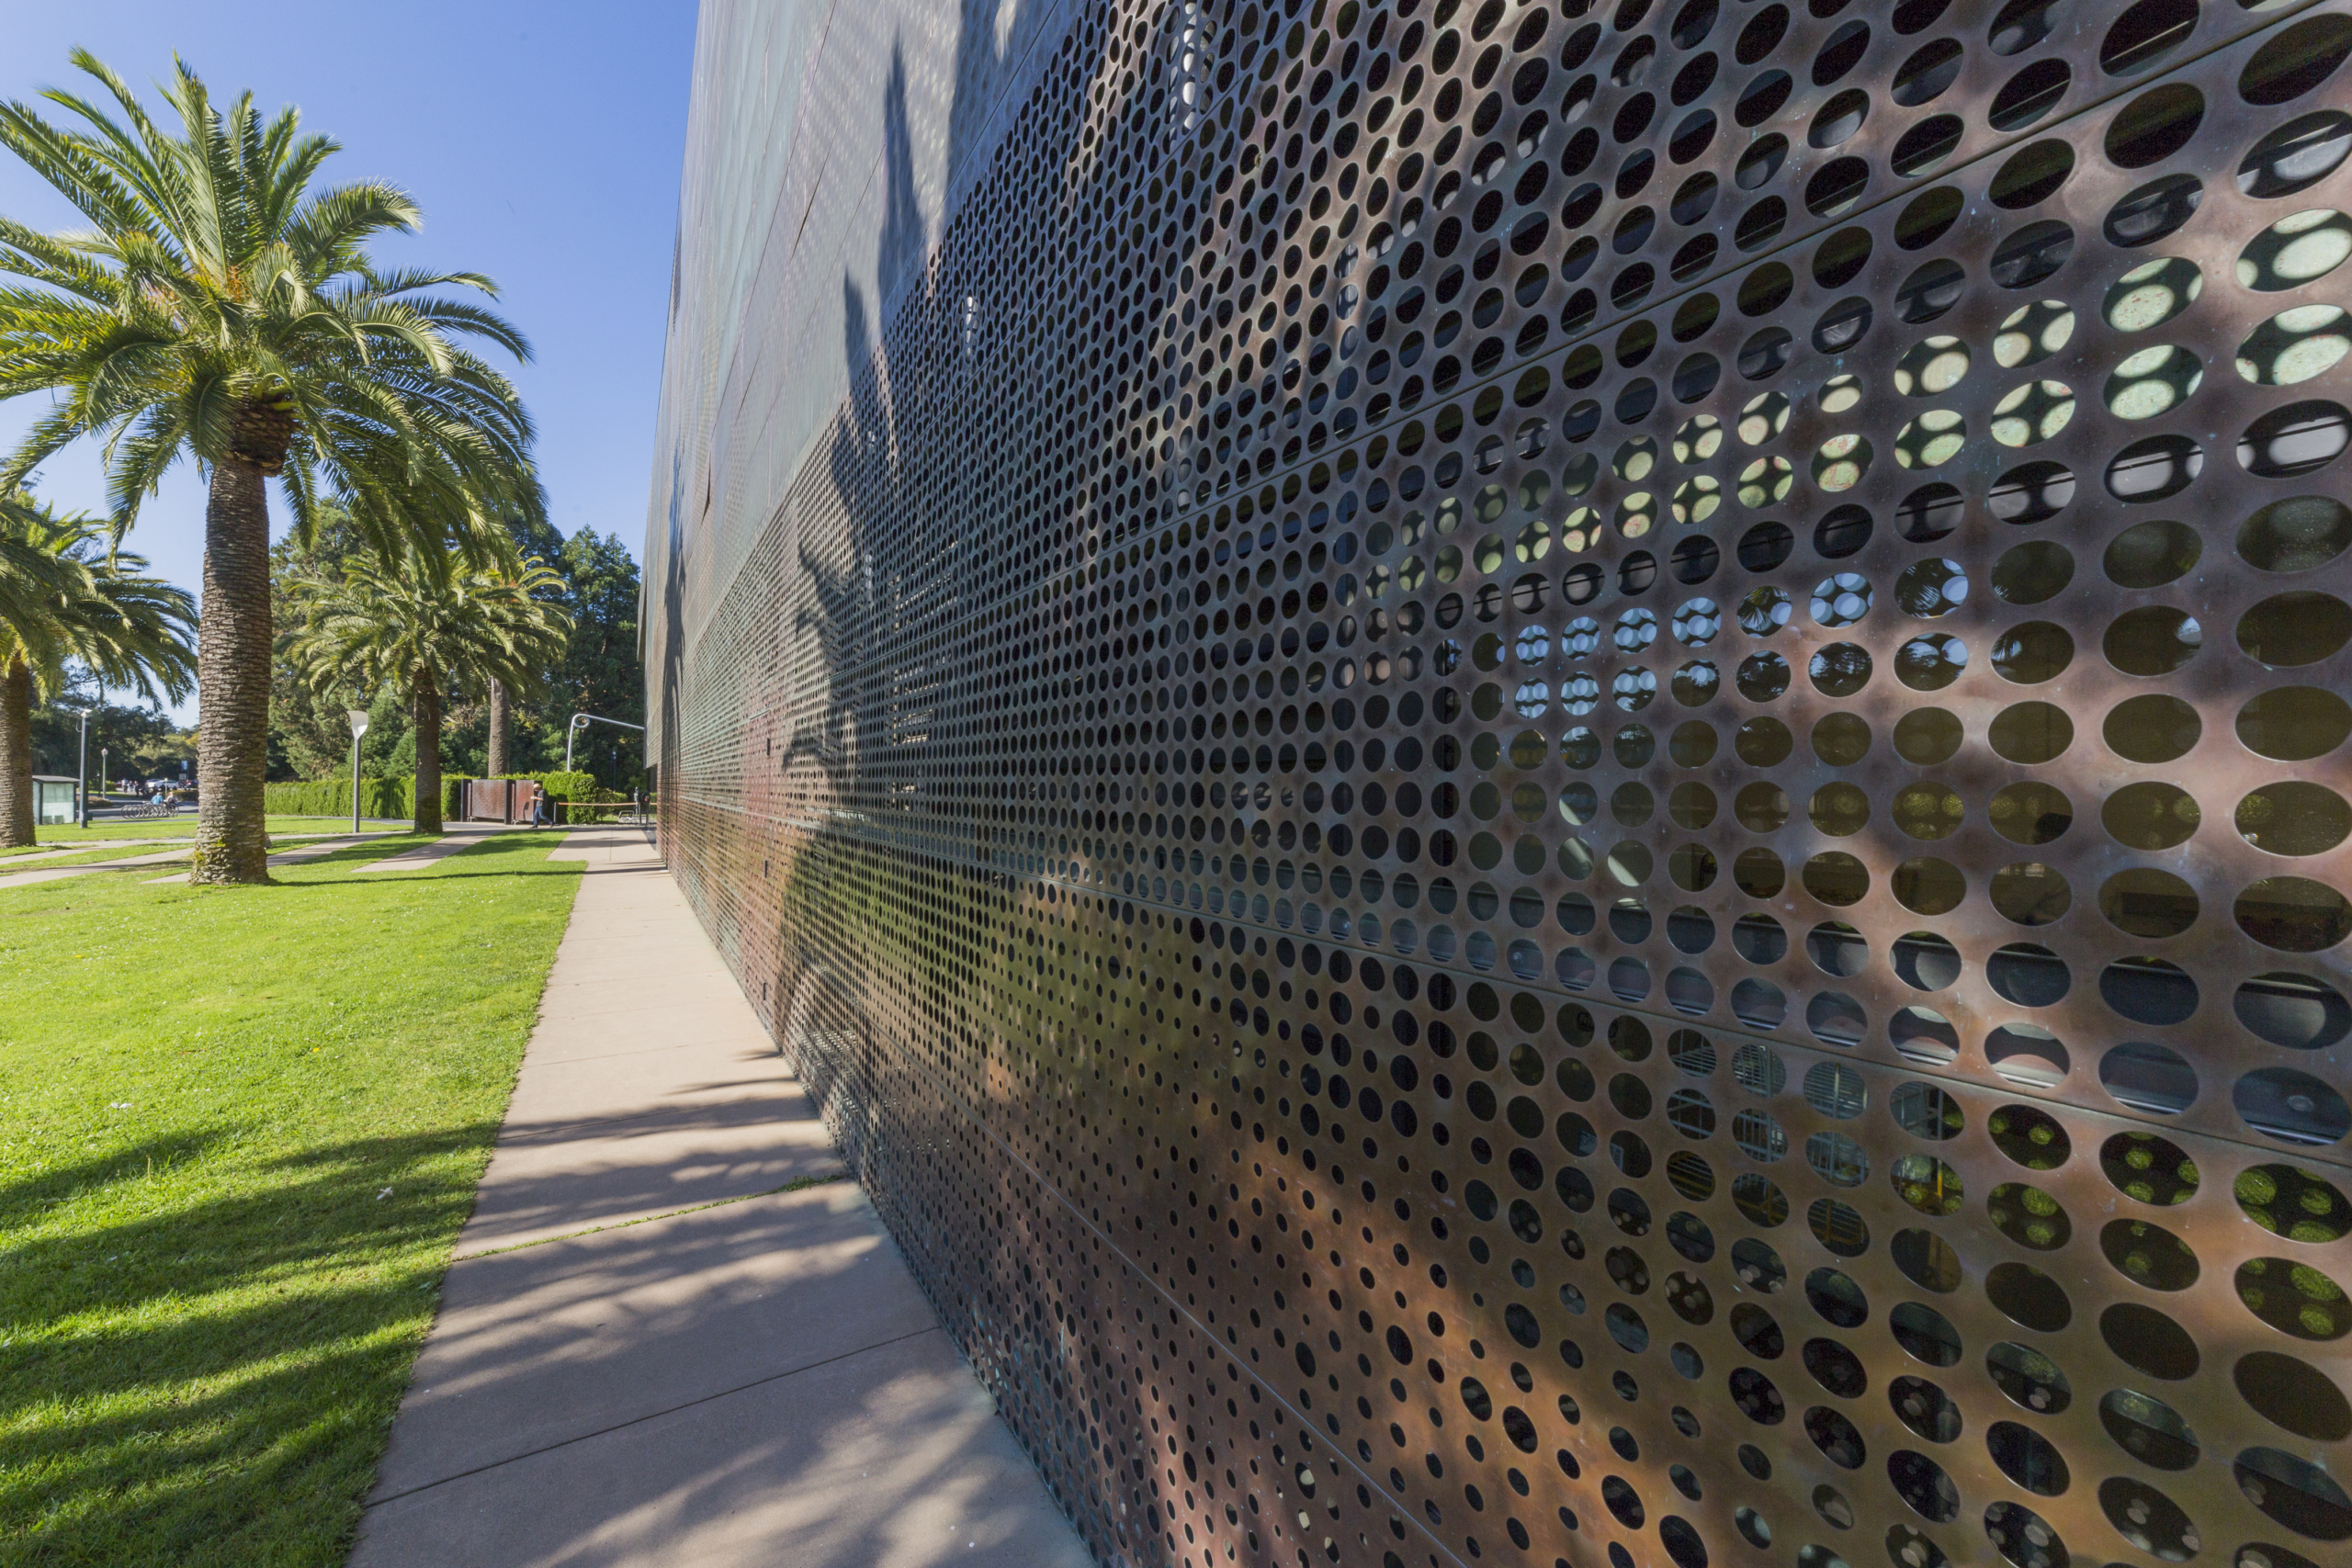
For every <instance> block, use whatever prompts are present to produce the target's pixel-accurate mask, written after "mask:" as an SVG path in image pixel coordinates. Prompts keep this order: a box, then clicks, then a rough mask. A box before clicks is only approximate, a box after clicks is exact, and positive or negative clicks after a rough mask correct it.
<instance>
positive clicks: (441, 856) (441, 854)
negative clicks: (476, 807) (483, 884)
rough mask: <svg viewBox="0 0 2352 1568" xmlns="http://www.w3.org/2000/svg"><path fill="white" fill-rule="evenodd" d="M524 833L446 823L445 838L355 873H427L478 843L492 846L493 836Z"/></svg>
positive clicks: (501, 826) (508, 827)
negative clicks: (439, 862)
mask: <svg viewBox="0 0 2352 1568" xmlns="http://www.w3.org/2000/svg"><path fill="white" fill-rule="evenodd" d="M521 830H522V827H521V825H520V824H510V823H505V822H444V823H443V824H442V825H441V837H439V838H437V839H434V840H429V841H427V842H425V843H422V844H419V845H417V846H416V847H415V848H414V849H413V850H402V851H401V852H400V853H399V854H396V855H393V856H391V857H390V859H388V860H379V861H370V862H369V863H368V864H366V865H360V866H354V867H352V870H353V872H354V873H355V874H356V873H358V872H363V871H423V870H424V868H425V867H426V866H429V865H431V864H432V863H434V862H435V861H443V860H447V859H448V858H449V857H450V856H451V855H454V854H461V853H463V852H466V851H467V850H470V849H472V848H473V847H474V846H475V845H477V844H483V843H488V842H489V841H490V835H491V834H492V833H513V832H518V831H521Z"/></svg>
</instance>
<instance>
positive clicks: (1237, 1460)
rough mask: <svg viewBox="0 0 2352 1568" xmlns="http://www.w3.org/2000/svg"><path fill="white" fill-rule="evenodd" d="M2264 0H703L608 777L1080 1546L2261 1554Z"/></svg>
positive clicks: (2308, 561) (2320, 1207) (2275, 668)
mask: <svg viewBox="0 0 2352 1568" xmlns="http://www.w3.org/2000/svg"><path fill="white" fill-rule="evenodd" d="M2347 51H2352V6H2346V5H2345V4H2342V3H2330V4H2316V5H2303V6H2296V5H2272V6H2256V7H2252V8H2248V7H2244V6H2239V5H2237V4H2235V3H2234V0H2201V4H2200V3H2199V0H2137V3H2135V4H2132V5H2130V6H2122V5H2117V4H2103V5H2093V4H2090V3H2088V0H2054V3H2043V0H2015V3H2012V4H2008V5H2007V6H1991V5H1983V4H1975V3H1973V0H1902V3H1900V4H1893V5H1890V4H1883V3H1881V0H1851V3H1842V0H1811V3H1810V4H1809V5H1808V4H1806V3H1805V0H1796V3H1794V4H1791V3H1787V0H1623V4H1620V5H1617V6H1613V7H1608V6H1593V7H1590V8H1587V7H1585V6H1580V5H1577V4H1573V3H1572V4H1569V5H1566V6H1560V5H1551V6H1546V5H1540V4H1527V5H1522V4H1510V3H1508V0H1459V3H1457V0H1419V3H1413V0H1392V3H1390V4H1386V5H1359V4H1354V3H1350V4H1345V5H1333V4H1329V0H1322V3H1317V0H1294V3H1290V4H1277V5H1272V6H1268V5H1263V4H1241V5H1236V4H1227V3H1218V4H1206V5H1185V4H1135V3H1122V4H1115V5H1103V4H1098V5H1086V6H1064V7H1055V6H1021V5H1019V4H1017V0H1002V4H998V3H996V0H989V4H985V5H969V6H966V7H964V8H963V9H962V10H961V11H960V12H957V11H955V10H952V9H950V8H948V7H945V6H915V5H905V6H896V7H894V6H890V5H888V4H877V5H873V6H856V7H850V6H842V7H839V8H836V9H833V10H830V11H820V10H817V9H815V8H810V9H809V10H807V11H803V10H799V9H794V8H787V7H781V6H758V5H754V4H751V3H750V0H743V3H740V4H739V3H732V0H711V3H710V4H707V6H706V7H705V13H704V18H703V32H702V41H701V46H700V59H699V62H698V66H697V90H696V102H695V125H694V130H693V135H692V141H691V148H692V151H691V153H690V158H689V167H688V177H687V199H686V204H685V213H684V222H683V224H682V237H681V248H680V263H679V280H680V281H679V286H678V288H677V290H676V292H675V296H674V298H673V328H672V345H671V355H670V365H669V370H668V380H667V384H666V389H665V398H664V404H663V429H662V442H663V447H662V454H663V455H662V471H661V473H660V476H659V479H658V482H657V485H656V493H655V496H654V502H653V527H652V529H651V531H650V552H649V553H650V570H649V574H648V581H649V584H650V590H649V605H648V615H647V618H646V620H647V625H648V626H649V628H650V631H649V637H650V651H651V654H652V657H651V658H650V660H649V667H650V668H652V669H653V670H654V671H656V673H655V677H654V684H655V689H654V691H653V692H652V694H651V696H652V699H653V702H654V705H655V708H656V712H657V714H658V719H657V733H658V736H659V739H660V748H661V760H662V761H661V790H662V821H663V835H664V844H665V847H666V849H667V851H668V852H669V855H670V859H671V863H672V864H673V867H674V868H675V869H676V871H677V874H678V875H679V877H680V879H681V881H682V884H683V885H684V887H685V888H686V890H687V892H688V894H689V896H690V897H692V898H693V900H694V901H695V906H696V908H698V909H699V910H700V911H701V914H702V916H703V918H704V919H705V920H706V921H707V923H708V925H709V927H710V929H711V930H712V931H713V932H714V933H715V934H716V936H717V937H718V940H719V942H721V944H722V946H723V948H724V950H725V951H726V953H727V954H728V956H729V960H730V962H732V963H733V964H735V965H736V966H737V968H738V972H739V973H740V975H741V978H742V981H743V984H744V986H745V987H746V989H747V991H748V992H749V994H750V995H751V996H752V998H753V1000H754V1001H755V1002H756V1003H757V1004H758V1005H759V1006H760V1007H761V1009H762V1010H763V1015H764V1016H765V1017H766V1018H767V1019H768V1021H769V1022H770V1025H771V1027H772V1028H773V1029H774V1030H775V1032H776V1033H777V1035H778V1038H779V1040H780V1041H781V1043H782V1044H783V1047H784V1049H785V1050H786V1051H787V1052H788V1053H790V1054H791V1055H793V1056H794V1057H795V1058H796V1059H797V1061H798V1063H799V1064H800V1065H801V1066H802V1068H803V1069H804V1071H805V1073H806V1075H807V1076H808V1077H809V1079H810V1081H811V1083H812V1084H813V1086H814V1087H815V1088H816V1089H817V1090H818V1091H819V1092H820V1095H821V1096H822V1098H823V1100H824V1104H825V1107H826V1111H827V1114H828V1116H829V1117H830V1118H831V1122H832V1123H833V1125H834V1127H835V1128H836V1130H837V1132H838V1134H839V1135H840V1138H841V1140H842V1145H843V1147H844V1149H845V1150H846V1151H848V1153H849V1154H850V1156H852V1158H853V1159H854V1162H855V1164H856V1166H857V1168H858V1169H859V1171H860V1173H861V1175H862V1176H863V1178H864V1179H865V1182H866V1184H867V1186H868V1187H869V1189H870V1190H872V1191H873V1193H874V1194H875V1197H876V1201H877V1202H878V1204H879V1205H880V1207H881V1209H882V1211H883V1213H884V1214H885V1215H886V1217H887V1219H888V1223H889V1224H890V1225H891V1227H892V1229H893V1231H894V1233H895V1234H896V1235H897V1236H898V1238H899V1241H900V1242H901V1244H902V1245H903V1247H905V1249H906V1252H907V1255H908V1257H909V1258H910V1260H911V1261H912V1263H913V1265H914V1267H915V1269H916V1271H917V1273H918V1275H919V1277H920V1278H921V1279H922V1281H923V1283H924V1286H925V1288H926V1289H927V1290H928V1291H929V1292H931V1294H932V1296H933V1299H934V1301H935V1302H936V1303H937V1304H938V1306H939V1308H940V1311H941V1313H942V1314H943V1316H944V1319H945V1321H946V1322H947V1324H948V1325H949V1326H950V1328H951V1330H952V1331H953V1332H954V1333H955V1334H956V1337H957V1338H958V1339H959V1341H960V1342H961V1343H962V1344H963V1346H964V1347H965V1348H966V1350H967V1353H968V1354H969V1355H970V1357H971V1359H972V1360H973V1362H974V1364H975V1366H976V1367H977V1368H978V1371H979V1373H980V1375H981V1377H982V1378H983V1379H984V1380H985V1381H986V1382H988V1383H989V1386H990V1387H991V1388H992V1389H993V1390H994V1391H995V1392H996V1393H997V1394H998V1396H999V1397H1000V1400H1001V1404H1002V1407H1003V1409H1004V1412H1005V1415H1006V1417H1007V1419H1008V1420H1009V1421H1010V1422H1011V1423H1012V1427H1013V1429H1014V1430H1015V1431H1016V1432H1017V1433H1018V1434H1019V1435H1020V1437H1021V1438H1022V1440H1023V1442H1024V1443H1025V1444H1027V1445H1028V1447H1029V1449H1030V1450H1031V1451H1032V1452H1033V1453H1034V1454H1035V1457H1036V1459H1037V1461H1038V1463H1039V1465H1040V1467H1041V1469H1042V1470H1043V1472H1045V1474H1046V1477H1047V1479H1048V1480H1049V1482H1050V1483H1051V1484H1052V1485H1053V1487H1054V1489H1055V1491H1056V1493H1057V1495H1058V1496H1059V1497H1060V1499H1061V1500H1062V1502H1063V1503H1064V1505H1065V1506H1067V1507H1068V1508H1069V1511H1070V1513H1071V1515H1072V1516H1073V1517H1075V1518H1076V1519H1077V1521H1078V1522H1079V1524H1080V1528H1081V1529H1082V1530H1083V1531H1084V1533H1085V1535H1086V1538H1087V1539H1088V1540H1089V1541H1090V1542H1091V1545H1092V1547H1093V1549H1094V1551H1096V1552H1097V1553H1098V1555H1099V1556H1100V1557H1101V1559H1102V1560H1103V1562H1106V1563H1121V1564H1136V1565H1140V1564H1146V1563H1150V1564H1160V1563H1178V1562H1184V1563H1196V1564H1201V1565H1203V1568H1216V1565H1219V1564H1224V1563H1229V1562H1241V1563H1265V1564H1285V1565H1287V1564H1293V1563H1295V1564H1299V1565H1302V1568H1305V1565H1309V1564H1315V1563H1324V1562H1337V1563H1348V1564H1362V1565H1364V1568H1383V1565H1386V1568H1396V1565H1401V1564H1412V1565H1415V1568H1419V1565H1420V1564H1423V1563H1429V1564H1433V1565H1455V1564H1466V1563H1473V1562H1498V1563H1506V1564H1522V1563H1523V1564H1536V1565H1540V1568H1550V1565H1553V1564H1558V1563H1574V1564H1578V1565H1584V1564H1600V1563H1603V1562H1607V1563H1611V1564H1617V1565H1624V1564H1641V1565H1643V1568H1649V1565H1653V1564H1669V1563H1670V1564H1674V1565H1677V1568H1697V1565H1698V1564H1702V1563H1724V1564H1747V1563H1758V1564H1761V1563H1775V1564H1796V1565H1800V1568H1832V1565H1833V1564H1838V1563H1846V1564H1852V1565H1854V1568H1864V1565H1875V1564H1880V1563H1889V1562H1891V1563H1892V1564H1893V1565H1894V1568H1940V1565H1941V1564H1944V1563H1947V1562H1950V1563H1962V1564H1965V1563H1985V1562H1999V1561H2002V1560H2006V1561H2007V1562H2010V1563H2013V1564H2016V1565H2017V1568H2065V1565H2066V1564H2068V1563H2070V1562H2080V1563H2086V1564H2106V1563H2122V1564H2131V1565H2134V1568H2145V1565H2148V1564H2153V1563H2155V1562H2183V1561H2189V1560H2195V1561H2199V1562H2216V1563H2228V1564H2232V1565H2233V1568H2306V1565H2308V1564H2310V1563H2315V1562H2344V1561H2345V1560H2346V1558H2345V1553H2346V1551H2352V1547H2347V1545H2346V1541H2347V1540H2352V1499H2347V1496H2346V1487H2347V1485H2352V1442H2347V1439H2352V1405H2347V1403H2346V1390H2347V1389H2348V1388H2352V1366H2348V1365H2347V1361H2346V1343H2347V1341H2346V1333H2347V1330H2352V1303H2347V1302H2346V1297H2345V1295H2344V1290H2345V1287H2346V1285H2347V1284H2352V1241H2347V1240H2346V1233H2347V1229H2352V1207H2347V1202H2346V1187H2347V1183H2352V1172H2347V1170H2346V1154H2347V1149H2346V1132H2347V1126H2352V1111H2347V1109H2346V1099H2345V1092H2346V1080H2347V1067H2348V1066H2352V1048H2347V1046H2346V1036H2347V1032H2352V1004H2347V1002H2346V964H2345V960H2344V950H2343V945H2342V944H2343V941H2344V939H2345V938H2346V934H2347V932H2352V904H2347V902H2346V897H2345V894H2344V892H2343V889H2345V888H2346V887H2347V886H2352V860H2348V859H2347V857H2348V856H2352V850H2348V849H2347V848H2346V842H2345V840H2346V834H2347V831H2352V807H2347V805H2346V799H2345V795H2344V793H2343V792H2344V790H2345V787H2346V770H2345V768H2344V766H2343V761H2342V759H2343V747H2342V743H2343V742H2344V740H2345V739H2346V734H2347V731H2352V705H2347V704H2346V701H2345V698H2344V695H2343V692H2344V688H2345V687H2346V675H2347V669H2348V668H2352V664H2348V663H2347V660H2352V655H2347V653H2346V647H2347V643H2352V608H2347V604H2346V596H2347V592H2352V588H2348V587H2347V576H2346V572H2347V564H2346V563H2347V561H2352V555H2347V554H2346V546H2347V544H2352V508H2347V507H2346V503H2345V500H2344V498H2345V496H2346V476H2347V475H2352V464H2347V463H2346V462H2345V461H2344V460H2343V458H2342V457H2341V453H2342V449H2343V447H2344V446H2345V445H2346V427H2347V414H2346V404H2347V402H2352V390H2347V383H2352V365H2348V364H2347V363H2346V357H2345V356H2346V349H2347V346H2352V327H2347V318H2346V312H2345V310H2344V309H2343V304H2344V302H2345V300H2346V287H2345V285H2346V278H2347V277H2352V268H2339V266H2338V263H2340V262H2342V261H2343V260H2344V259H2345V258H2346V254H2347V253H2352V218H2347V217H2346V209H2347V208H2352V168H2347V166H2346V152H2347V151H2352V114H2347V113H2346V107H2347V103H2352V69H2347V68H2346V66H2345V64H2344V61H2345V58H2346V52H2347Z"/></svg>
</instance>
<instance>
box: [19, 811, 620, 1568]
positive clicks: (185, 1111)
mask: <svg viewBox="0 0 2352 1568" xmlns="http://www.w3.org/2000/svg"><path fill="white" fill-rule="evenodd" d="M416 841H417V840H410V839H404V838H388V839H379V840H373V841H371V842H368V843H366V844H362V845H356V846H354V847H353V848H351V849H349V850H345V851H340V852H336V853H334V854H332V855H328V856H324V857H322V858H321V859H319V860H316V861H311V862H306V863H299V864H295V865H288V866H285V867H282V868H280V869H279V870H278V871H277V873H276V874H277V877H278V879H279V882H280V883H281V886H276V887H264V888H221V889H194V888H190V887H187V886H185V885H183V884H178V883H173V884H165V885H160V886H158V885H150V884H147V883H144V882H142V881H141V880H139V879H138V877H137V876H136V875H135V874H102V875H98V876H89V877H77V878H73V879H69V880H64V881H61V882H57V883H54V884H48V885H43V886H32V887H23V888H17V889H12V890H9V891H8V892H7V893H6V896H5V897H0V1562H7V1563H10V1564H17V1563H23V1564H35V1563H38V1564H51V1563H57V1564H65V1563H71V1564H85V1563H86V1564H107V1565H109V1568H130V1565H132V1564H148V1563H153V1564H163V1563H171V1564H207V1565H210V1564H218V1565H221V1568H227V1565H230V1564H236V1565H239V1568H245V1565H253V1568H277V1565H281V1564H306V1565H307V1564H322V1565H323V1564H336V1563H340V1562H342V1561H343V1560H344V1557H345V1554H346V1552H347V1551H348V1547H349V1542H350V1538H351V1534H352V1531H353V1529H354V1527H355V1525H356V1520H357V1517H358V1512H359V1505H360V1502H361V1500H362V1499H363V1497H364V1496H365V1495H366V1492H367V1490H368V1485H369V1483H370V1482H371V1481H372V1479H373V1475H374V1472H375V1465H376V1461H377V1459H378V1456H379V1453H380V1451H381V1450H382V1446H383V1441H384V1437H385V1432H386V1429H387V1427H389V1425H390V1420H391V1417H392V1416H393V1414H394V1412H395V1410H396V1409H397V1407H398V1404H399V1401H400V1396H401V1390H402V1388H403V1387H404V1385H405V1383H406V1381H407V1377H408V1370H409V1366H410V1363H411V1361H412V1360H413V1358H414V1356H415V1353H416V1349H417V1347H418V1346H419V1345H420V1344H421V1343H422V1342H423V1339H424V1333H425V1330H426V1328H427V1327H428V1326H429V1325H430V1324H431V1322H432V1315H433V1310H434V1304H435V1298H436V1296H437V1294H438V1285H439V1281H440V1278H441V1274H442V1271H443V1269H444V1268H445V1267H446V1266H447V1261H448V1257H449V1250H450V1247H451V1244H452V1243H453V1242H454V1240H455V1239H456V1236H457V1232H458V1227H459V1225H461V1224H463V1223H464V1220H465V1216H466V1214H467V1213H468V1212H469V1209H470V1207H471V1205H472V1201H473V1190H474V1186H475V1182H476V1180H477V1179H479V1177H480V1175H481V1168H482V1166H483V1163H484V1162H485V1160H486V1159H487V1157H488V1156H489V1152H490V1147H491V1144H492V1140H493V1139H494V1138H495V1136H496V1134H497V1130H498V1124H499V1122H500V1119H501V1117H502V1115H503V1111H504V1107H505V1101H506V1097H507V1094H508V1091H509V1089H510V1088H511V1087H512V1084H513V1082H514V1076H515V1066H516V1065H517V1063H518V1062H519V1061H520V1059H521V1056H522V1050H523V1044H524V1041H525V1040H526V1037H527V1035H528V1033H529V1031H530V1027H531V1024H532V1022H533V1021H534V1019H535V1017H536V1015H537V1003H538V998H539V993H540V990H541V987H543V985H544V983H545V981H546V977H547V972H548V965H549V964H550V963H551V962H552V960H553V958H554V953H555V946H556V943H557V942H558V940H559V939H560V936H561V934H562V931H563V925H564V921H565V920H566V919H567V918H568V916H569V914H570V910H571V897H572V893H573V890H574V889H575V887H576V886H577V885H578V870H579V868H578V866H577V865H576V864H575V863H558V864H553V865H550V864H549V863H548V861H547V858H546V857H547V852H548V849H550V848H551V847H552V846H553V844H554V843H555V842H556V841H557V840H556V839H555V838H554V837H553V836H545V837H535V836H531V835H525V834H519V833H518V834H513V835H507V834H501V835H497V836H495V837H494V838H493V839H492V840H490V841H489V842H486V843H483V844H481V845H479V846H476V847H474V848H471V849H469V850H468V851H467V852H465V853H464V854H463V855H461V856H458V857H456V858H455V859H453V860H452V861H449V862H445V863H442V864H443V865H444V866H447V867H449V868H451V869H453V870H456V869H458V868H462V874H454V875H453V874H443V871H442V867H441V866H436V867H435V868H434V869H433V870H431V871H428V872H425V873H423V874H416V875H411V876H401V877H394V878H383V877H356V876H353V875H352V874H351V869H352V867H353V866H355V865H358V864H365V863H368V862H370V861H374V860H379V859H381V858H383V857H384V856H385V855H386V854H389V853H397V852H399V851H400V850H401V849H403V848H406V847H409V846H410V845H411V844H413V843H414V842H416ZM164 869H168V868H158V874H160V873H161V871H163V870H164Z"/></svg>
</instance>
